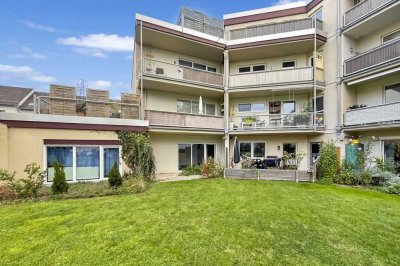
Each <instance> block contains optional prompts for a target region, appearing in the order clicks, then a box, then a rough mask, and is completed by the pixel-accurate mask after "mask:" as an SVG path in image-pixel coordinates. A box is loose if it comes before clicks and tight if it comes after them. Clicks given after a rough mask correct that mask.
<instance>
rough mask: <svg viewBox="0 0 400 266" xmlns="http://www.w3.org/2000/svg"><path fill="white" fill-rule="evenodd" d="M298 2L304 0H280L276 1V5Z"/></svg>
mask: <svg viewBox="0 0 400 266" xmlns="http://www.w3.org/2000/svg"><path fill="white" fill-rule="evenodd" d="M296 2H304V1H299V0H279V1H277V2H276V3H275V5H276V6H280V5H286V4H290V3H296Z"/></svg>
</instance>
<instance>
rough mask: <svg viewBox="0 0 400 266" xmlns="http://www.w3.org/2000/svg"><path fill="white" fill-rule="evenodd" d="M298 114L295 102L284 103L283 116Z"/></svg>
mask: <svg viewBox="0 0 400 266" xmlns="http://www.w3.org/2000/svg"><path fill="white" fill-rule="evenodd" d="M295 112H296V103H295V101H284V102H283V112H282V113H283V114H293V113H295Z"/></svg>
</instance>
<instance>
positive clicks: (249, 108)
mask: <svg viewBox="0 0 400 266" xmlns="http://www.w3.org/2000/svg"><path fill="white" fill-rule="evenodd" d="M238 109H239V112H262V111H265V103H239V104H238Z"/></svg>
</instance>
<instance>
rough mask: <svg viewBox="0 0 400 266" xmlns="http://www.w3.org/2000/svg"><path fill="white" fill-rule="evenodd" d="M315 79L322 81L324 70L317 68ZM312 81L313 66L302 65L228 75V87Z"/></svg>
mask: <svg viewBox="0 0 400 266" xmlns="http://www.w3.org/2000/svg"><path fill="white" fill-rule="evenodd" d="M316 74H317V75H316V76H317V81H321V82H323V81H324V71H323V70H322V69H317V73H316ZM306 81H313V68H312V67H302V68H293V69H280V70H272V71H260V72H252V73H240V74H234V75H231V76H230V80H229V86H230V87H243V86H259V85H268V84H279V83H291V82H306Z"/></svg>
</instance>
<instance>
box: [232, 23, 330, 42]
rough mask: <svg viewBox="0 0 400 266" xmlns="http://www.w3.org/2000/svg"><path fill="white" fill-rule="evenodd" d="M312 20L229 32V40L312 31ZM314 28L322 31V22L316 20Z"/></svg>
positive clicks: (271, 24) (272, 24)
mask: <svg viewBox="0 0 400 266" xmlns="http://www.w3.org/2000/svg"><path fill="white" fill-rule="evenodd" d="M314 28H315V25H314V19H313V18H305V19H298V20H290V21H284V22H278V23H270V24H265V25H260V26H254V27H248V28H244V29H236V30H231V31H229V40H237V39H245V38H252V37H258V36H265V35H271V34H277V33H285V32H291V31H298V30H307V29H314ZM316 28H317V29H319V30H323V22H322V21H321V20H319V19H317V25H316Z"/></svg>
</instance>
